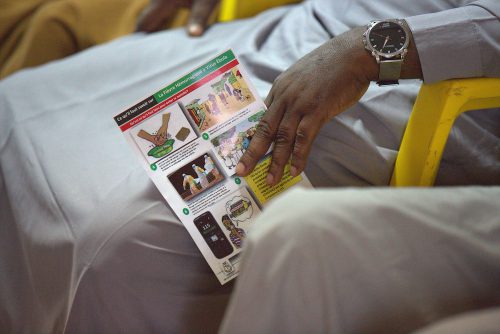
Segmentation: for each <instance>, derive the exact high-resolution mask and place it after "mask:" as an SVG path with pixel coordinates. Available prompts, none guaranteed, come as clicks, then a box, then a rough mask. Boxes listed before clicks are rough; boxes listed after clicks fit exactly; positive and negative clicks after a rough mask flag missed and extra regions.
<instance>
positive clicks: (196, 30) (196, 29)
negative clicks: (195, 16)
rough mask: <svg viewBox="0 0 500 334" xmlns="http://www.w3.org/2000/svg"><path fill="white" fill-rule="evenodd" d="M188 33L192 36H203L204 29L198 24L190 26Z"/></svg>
mask: <svg viewBox="0 0 500 334" xmlns="http://www.w3.org/2000/svg"><path fill="white" fill-rule="evenodd" d="M188 33H189V34H190V35H191V36H201V34H203V27H202V26H201V24H198V23H194V24H190V25H189V27H188Z"/></svg>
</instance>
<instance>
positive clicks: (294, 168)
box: [290, 166, 298, 177]
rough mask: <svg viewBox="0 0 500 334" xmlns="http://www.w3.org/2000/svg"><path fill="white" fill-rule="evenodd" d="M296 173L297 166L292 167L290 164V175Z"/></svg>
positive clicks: (295, 174)
mask: <svg viewBox="0 0 500 334" xmlns="http://www.w3.org/2000/svg"><path fill="white" fill-rule="evenodd" d="M297 174H298V173H297V168H296V167H294V166H291V167H290V175H291V176H292V177H296V176H297Z"/></svg>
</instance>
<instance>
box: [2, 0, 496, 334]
mask: <svg viewBox="0 0 500 334" xmlns="http://www.w3.org/2000/svg"><path fill="white" fill-rule="evenodd" d="M463 3H465V2H464V1H430V0H429V1H418V2H417V1H408V2H407V3H405V5H404V6H403V5H402V4H401V2H400V1H396V0H391V1H386V2H384V3H382V4H379V3H376V2H373V1H370V0H365V1H363V0H360V1H347V0H346V1H340V0H339V1H326V0H317V1H307V2H304V3H303V4H300V5H297V6H292V7H286V8H280V9H275V10H271V11H268V12H266V13H263V14H262V15H260V16H259V17H257V18H254V19H250V20H245V21H239V22H233V23H226V24H217V25H215V26H213V27H212V28H210V29H209V30H208V31H207V33H206V34H205V35H204V36H203V37H201V38H188V37H187V36H186V34H185V32H184V30H174V31H167V32H161V33H156V34H151V35H143V34H136V35H132V36H128V37H125V38H122V39H120V40H117V41H115V42H112V43H109V44H106V45H102V46H98V47H95V48H92V49H89V50H87V51H84V52H82V53H80V54H77V55H75V56H72V57H69V58H67V59H63V60H61V61H56V62H53V63H50V64H48V65H45V66H42V67H39V68H35V69H29V70H25V71H21V72H19V73H17V74H14V75H12V76H10V77H9V78H7V79H6V80H3V81H1V82H0V222H1V224H0V244H1V245H2V247H0V331H1V332H2V333H61V332H64V331H66V332H68V333H116V332H120V333H156V332H162V333H179V332H189V333H199V332H204V333H205V332H206V333H210V332H214V331H216V329H217V328H218V326H219V324H220V321H221V319H222V316H223V312H224V310H225V307H226V304H227V302H228V298H229V294H230V291H231V288H232V286H231V285H228V286H224V287H221V286H220V285H219V283H218V282H217V280H216V278H215V276H214V275H213V273H212V272H211V270H210V268H209V267H208V265H207V264H206V263H205V261H204V259H203V258H202V256H201V254H200V253H199V251H198V250H197V249H196V247H195V244H194V242H193V241H192V240H191V238H190V237H189V235H188V233H187V232H186V230H185V229H184V227H183V226H182V225H181V224H180V222H179V221H178V219H177V218H176V217H175V215H174V214H173V213H172V211H171V210H170V208H169V207H168V205H167V204H166V203H165V201H164V200H163V198H162V197H161V196H160V194H159V193H158V191H157V190H156V188H155V186H154V185H153V184H152V182H150V181H149V179H148V177H147V175H146V174H145V173H144V171H143V170H142V169H141V167H140V164H139V163H138V162H137V161H136V157H135V156H134V155H133V154H132V152H131V151H130V150H129V149H128V148H127V145H126V143H125V141H124V140H123V138H122V135H121V133H120V131H119V130H118V128H117V127H116V124H115V123H114V121H113V119H112V116H114V115H115V114H117V113H118V112H120V111H122V110H123V109H124V108H126V107H128V106H129V105H131V104H133V103H135V102H136V101H138V100H140V99H141V98H143V97H144V96H147V95H149V94H150V93H151V92H153V91H156V90H158V89H159V88H161V87H163V86H164V85H165V84H167V83H169V82H171V81H173V80H174V79H176V78H178V77H179V76H181V75H182V74H184V73H185V72H186V71H188V70H189V69H191V68H193V67H194V66H196V65H198V64H200V63H201V62H203V61H205V60H206V59H208V58H211V57H212V56H213V55H214V54H217V53H218V52H220V51H221V50H224V49H226V48H228V47H231V48H233V49H234V51H235V53H236V54H238V55H239V56H240V59H241V62H242V63H243V64H244V65H245V66H246V67H247V69H248V70H249V72H250V73H251V75H252V81H253V82H254V83H255V84H256V86H257V88H258V91H259V93H260V95H261V96H262V97H264V96H265V95H266V93H267V91H268V90H269V88H270V86H271V83H272V81H273V80H274V78H275V77H276V76H277V75H278V74H279V73H280V72H282V71H283V70H285V69H286V68H287V67H288V66H290V65H291V64H293V63H294V62H295V61H296V60H297V59H298V58H300V57H302V56H303V55H305V54H306V53H307V52H309V51H311V50H313V49H314V48H316V47H317V46H319V45H321V44H322V43H323V42H325V41H327V40H328V39H329V38H330V37H332V36H334V35H337V34H339V33H341V32H343V31H346V30H347V29H349V28H351V27H353V26H355V25H362V24H365V23H367V22H368V21H369V20H371V19H374V18H381V17H407V16H412V15H418V14H423V13H426V12H437V11H440V10H445V9H449V8H452V7H455V6H457V5H460V4H463ZM332 66H335V64H332ZM497 74H498V73H496V74H495V73H493V74H492V75H497ZM419 85H420V83H419V82H418V81H406V82H403V83H402V84H401V85H400V86H398V87H390V88H379V87H376V86H372V87H370V89H369V90H368V92H367V93H366V95H365V96H364V97H363V99H362V100H361V101H360V103H358V104H357V105H356V106H354V107H353V108H352V109H351V110H349V111H348V112H346V113H344V114H342V115H341V116H340V117H338V118H336V119H335V120H333V121H332V122H330V123H329V124H327V125H326V126H325V127H324V128H323V130H322V131H321V133H320V135H319V136H318V138H317V140H316V142H315V144H314V147H313V150H312V153H311V160H310V162H309V165H308V169H307V173H308V175H309V177H310V179H311V180H312V181H313V183H314V184H315V185H316V186H324V187H326V186H345V185H350V186H367V185H386V184H387V182H388V179H389V176H390V173H391V169H392V164H393V161H394V159H395V156H396V154H397V149H398V147H399V142H400V139H401V135H402V133H403V130H404V126H405V124H406V121H407V118H408V114H409V112H410V110H411V107H412V104H413V100H414V98H415V96H416V94H417V91H418V88H419ZM497 115H498V113H496V114H495V113H489V112H485V113H482V114H480V115H479V114H470V115H465V116H464V117H462V118H461V119H460V120H459V122H458V124H457V127H456V129H454V131H453V133H452V136H451V137H450V141H449V148H448V149H447V152H446V153H445V156H444V159H443V168H442V169H441V171H440V174H439V176H438V182H440V183H442V184H447V183H454V184H456V183H491V182H494V181H495V180H498V177H500V175H499V173H498V170H499V163H498V154H497V153H498V149H499V148H498V127H495V126H492V124H493V125H495V124H496V125H498V124H500V122H498V118H495V117H498V116H497ZM495 131H497V132H495ZM495 133H496V135H495ZM477 143H480V144H481V145H480V150H479V149H478V147H477ZM458 157H460V159H462V158H463V161H462V160H460V159H459V158H458ZM495 159H496V160H495ZM457 161H458V163H457ZM471 170H473V171H481V172H474V173H471V172H470V171H471ZM495 177H496V178H497V179H495ZM381 214H383V212H382V213H381Z"/></svg>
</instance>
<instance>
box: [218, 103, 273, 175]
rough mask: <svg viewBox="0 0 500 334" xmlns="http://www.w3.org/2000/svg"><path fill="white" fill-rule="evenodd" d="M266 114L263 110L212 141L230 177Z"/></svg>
mask: <svg viewBox="0 0 500 334" xmlns="http://www.w3.org/2000/svg"><path fill="white" fill-rule="evenodd" d="M264 113H265V110H264V109H262V110H261V111H259V112H257V113H255V114H253V115H252V116H250V117H248V118H245V119H243V120H242V121H241V122H240V123H239V124H237V125H235V126H233V127H231V128H230V129H228V130H226V131H225V132H223V133H221V134H220V135H218V136H217V137H214V138H213V139H212V140H211V143H212V145H213V146H214V151H215V152H217V157H218V158H219V159H220V160H219V161H220V162H221V165H222V166H223V167H224V169H225V170H226V173H227V174H228V175H233V174H234V171H235V168H236V165H237V164H238V161H239V160H240V158H241V156H242V155H243V153H244V152H245V151H246V149H247V148H248V146H249V145H250V140H252V137H253V135H254V134H255V132H256V130H257V124H259V121H260V120H261V118H262V116H264Z"/></svg>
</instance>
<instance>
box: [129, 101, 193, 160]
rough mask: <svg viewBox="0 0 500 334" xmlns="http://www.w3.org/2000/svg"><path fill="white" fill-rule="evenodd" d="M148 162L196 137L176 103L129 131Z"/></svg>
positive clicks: (163, 155) (165, 154)
mask: <svg viewBox="0 0 500 334" xmlns="http://www.w3.org/2000/svg"><path fill="white" fill-rule="evenodd" d="M130 135H131V136H132V138H133V139H134V141H135V143H136V144H137V146H138V147H139V150H140V151H141V152H142V154H143V155H144V157H145V158H146V160H147V161H148V162H149V163H154V162H156V161H158V159H161V158H163V157H165V156H167V155H168V154H170V153H172V152H173V151H175V150H176V149H179V148H181V147H182V146H184V145H186V144H187V143H189V142H191V141H192V140H194V139H196V138H197V135H196V133H195V132H194V131H193V128H192V127H191V125H190V124H189V122H188V120H187V119H186V117H185V116H184V113H183V112H182V110H181V108H180V107H179V105H178V104H177V103H175V104H173V105H171V106H169V107H168V108H166V109H165V110H163V111H162V112H160V113H158V114H157V115H155V116H153V117H151V118H149V119H147V120H146V121H144V122H141V123H140V124H139V125H138V126H136V127H135V128H134V129H132V131H131V132H130Z"/></svg>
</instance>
